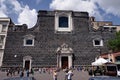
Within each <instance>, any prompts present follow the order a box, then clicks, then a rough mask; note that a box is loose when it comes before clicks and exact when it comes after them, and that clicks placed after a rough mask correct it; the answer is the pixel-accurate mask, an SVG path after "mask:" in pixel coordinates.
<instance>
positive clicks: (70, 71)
mask: <svg viewBox="0 0 120 80" xmlns="http://www.w3.org/2000/svg"><path fill="white" fill-rule="evenodd" d="M72 76H73V73H72V70H69V71H68V76H67V79H68V80H72Z"/></svg>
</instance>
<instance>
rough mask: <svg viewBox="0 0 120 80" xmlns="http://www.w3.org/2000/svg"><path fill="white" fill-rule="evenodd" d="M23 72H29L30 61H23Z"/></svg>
mask: <svg viewBox="0 0 120 80" xmlns="http://www.w3.org/2000/svg"><path fill="white" fill-rule="evenodd" d="M24 69H25V70H29V69H30V60H26V61H25V67H24Z"/></svg>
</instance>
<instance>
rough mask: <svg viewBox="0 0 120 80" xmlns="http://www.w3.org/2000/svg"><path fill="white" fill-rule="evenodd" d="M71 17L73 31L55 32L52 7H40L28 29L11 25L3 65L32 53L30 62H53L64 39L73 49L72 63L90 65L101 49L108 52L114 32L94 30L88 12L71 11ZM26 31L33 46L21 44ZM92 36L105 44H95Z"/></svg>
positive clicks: (48, 63) (54, 63)
mask: <svg viewBox="0 0 120 80" xmlns="http://www.w3.org/2000/svg"><path fill="white" fill-rule="evenodd" d="M72 19H73V31H72V32H71V33H62V32H60V33H56V32H55V12H54V11H39V12H38V20H37V23H36V25H35V26H34V27H33V28H31V29H26V28H24V29H26V30H21V29H20V30H17V29H16V30H14V29H10V28H14V26H13V27H9V31H8V35H7V40H6V46H5V53H4V58H3V66H6V67H8V66H22V65H23V57H24V56H31V57H32V66H48V65H50V66H55V65H56V64H57V55H56V50H57V48H58V47H60V46H61V45H62V44H63V43H66V44H68V45H69V46H70V47H71V48H72V49H73V54H74V62H73V64H74V65H90V64H91V62H93V61H94V59H95V57H97V56H98V55H99V54H100V53H107V52H108V49H107V44H106V42H107V40H108V39H110V38H113V36H114V32H109V31H107V32H106V31H104V30H103V29H99V30H93V29H92V28H91V26H89V16H88V13H87V12H72ZM22 27H23V25H21V28H22ZM22 29H23V28H22ZM28 34H31V35H33V36H35V45H34V46H23V39H24V36H25V35H28ZM95 38H101V39H103V45H104V46H102V47H94V46H93V39H95ZM99 49H100V50H101V51H99ZM14 55H17V57H14Z"/></svg>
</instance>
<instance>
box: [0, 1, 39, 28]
mask: <svg viewBox="0 0 120 80" xmlns="http://www.w3.org/2000/svg"><path fill="white" fill-rule="evenodd" d="M38 1H39V0H38ZM8 15H17V16H18V18H17V19H16V21H18V23H17V24H27V25H28V28H31V27H33V26H34V25H35V23H36V21H37V11H36V10H35V9H30V8H29V7H28V5H22V4H20V3H19V2H18V1H17V0H0V17H7V16H8Z"/></svg>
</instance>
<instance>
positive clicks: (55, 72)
mask: <svg viewBox="0 0 120 80" xmlns="http://www.w3.org/2000/svg"><path fill="white" fill-rule="evenodd" d="M53 80H57V71H56V70H55V71H54V72H53Z"/></svg>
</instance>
